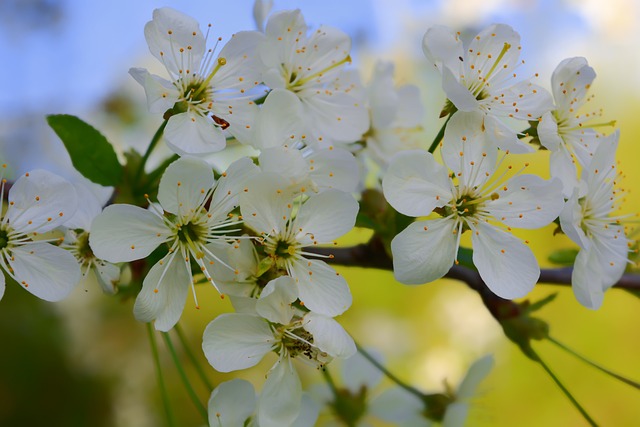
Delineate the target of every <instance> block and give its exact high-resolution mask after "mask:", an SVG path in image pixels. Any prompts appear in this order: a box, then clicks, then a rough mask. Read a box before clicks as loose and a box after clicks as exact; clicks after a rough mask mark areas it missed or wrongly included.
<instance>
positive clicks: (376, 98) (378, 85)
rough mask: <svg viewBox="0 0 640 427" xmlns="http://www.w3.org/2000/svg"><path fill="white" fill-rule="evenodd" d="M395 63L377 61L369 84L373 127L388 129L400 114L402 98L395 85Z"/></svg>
mask: <svg viewBox="0 0 640 427" xmlns="http://www.w3.org/2000/svg"><path fill="white" fill-rule="evenodd" d="M393 68H394V67H393V63H391V62H382V61H377V62H376V64H375V67H374V69H373V76H372V77H371V83H370V84H369V109H370V111H371V127H372V128H374V129H382V128H387V127H389V126H391V125H392V123H393V121H394V119H395V117H396V114H397V112H398V103H399V102H400V98H399V96H398V93H397V91H396V90H395V88H394V84H393Z"/></svg>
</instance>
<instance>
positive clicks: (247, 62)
mask: <svg viewBox="0 0 640 427" xmlns="http://www.w3.org/2000/svg"><path fill="white" fill-rule="evenodd" d="M263 39H264V35H263V34H261V33H259V32H257V31H238V32H237V33H235V34H233V36H232V37H231V39H230V40H229V41H228V42H227V43H226V44H225V45H224V47H223V48H222V49H221V50H220V53H219V55H218V60H219V59H220V58H224V59H225V65H224V66H223V67H221V68H220V69H219V70H218V71H217V72H216V74H215V75H214V76H213V78H212V79H211V85H212V86H213V87H214V89H215V90H216V91H220V92H222V93H220V95H222V96H224V95H227V93H226V92H227V91H229V90H230V89H231V91H230V92H232V91H235V92H236V93H235V94H233V95H231V96H234V97H235V96H239V97H244V96H243V92H241V90H245V91H246V90H249V89H252V88H253V87H255V86H256V82H257V81H260V71H259V69H258V67H259V60H258V55H257V52H256V49H257V47H258V45H259V44H260V43H261V42H262V40H263ZM228 95H230V94H228Z"/></svg>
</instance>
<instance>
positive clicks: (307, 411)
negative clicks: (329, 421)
mask: <svg viewBox="0 0 640 427" xmlns="http://www.w3.org/2000/svg"><path fill="white" fill-rule="evenodd" d="M319 414H320V405H318V404H317V403H316V402H315V401H314V400H313V399H312V398H311V397H310V396H309V395H308V394H307V393H302V401H301V406H300V413H299V414H298V418H296V420H295V421H294V422H293V424H292V426H291V427H311V426H315V425H316V421H317V420H318V415H319Z"/></svg>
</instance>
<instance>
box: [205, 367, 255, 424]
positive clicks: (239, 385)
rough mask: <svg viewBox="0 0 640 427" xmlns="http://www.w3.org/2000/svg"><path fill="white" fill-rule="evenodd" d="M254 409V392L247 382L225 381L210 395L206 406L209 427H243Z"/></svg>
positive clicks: (237, 380) (239, 380) (238, 380)
mask: <svg viewBox="0 0 640 427" xmlns="http://www.w3.org/2000/svg"><path fill="white" fill-rule="evenodd" d="M255 408H256V392H255V391H254V390H253V385H251V383H250V382H249V381H245V380H241V379H237V378H236V379H233V380H231V381H225V382H223V383H221V384H220V385H219V386H218V387H216V388H215V389H214V390H213V392H212V393H211V397H210V398H209V404H208V412H209V425H210V426H211V427H215V426H225V427H244V424H245V421H246V420H247V419H248V418H249V417H250V416H251V415H252V414H253V411H254V410H255Z"/></svg>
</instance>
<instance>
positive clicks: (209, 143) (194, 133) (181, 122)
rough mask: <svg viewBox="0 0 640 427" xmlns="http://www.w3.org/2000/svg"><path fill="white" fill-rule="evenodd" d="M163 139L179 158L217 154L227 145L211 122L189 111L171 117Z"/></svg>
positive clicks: (222, 135)
mask: <svg viewBox="0 0 640 427" xmlns="http://www.w3.org/2000/svg"><path fill="white" fill-rule="evenodd" d="M164 137H165V141H166V143H167V146H169V148H171V150H172V151H174V152H175V153H177V154H179V155H181V156H183V155H186V154H194V155H196V154H206V153H213V152H217V151H220V150H222V149H224V147H225V146H226V144H227V141H226V139H225V137H224V134H223V133H222V130H220V129H219V128H218V127H216V126H215V125H214V122H213V120H211V119H210V118H208V117H203V116H201V115H199V114H196V113H194V112H191V111H187V112H185V113H180V114H175V115H173V116H171V117H170V118H169V121H168V122H167V127H166V128H165V129H164Z"/></svg>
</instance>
